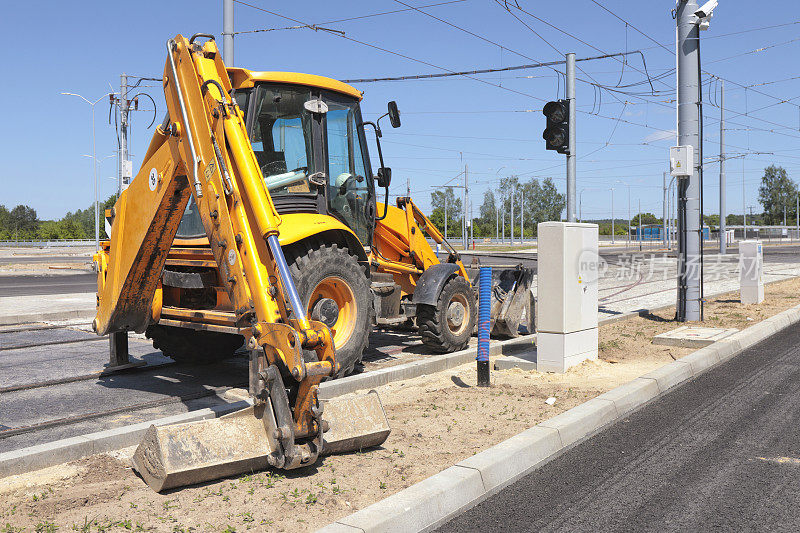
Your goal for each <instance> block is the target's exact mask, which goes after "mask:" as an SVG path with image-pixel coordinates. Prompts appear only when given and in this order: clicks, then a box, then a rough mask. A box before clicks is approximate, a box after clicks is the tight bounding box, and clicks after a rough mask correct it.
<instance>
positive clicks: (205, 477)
mask: <svg viewBox="0 0 800 533" xmlns="http://www.w3.org/2000/svg"><path fill="white" fill-rule="evenodd" d="M264 414H267V415H268V416H269V417H270V418H272V417H271V412H270V410H269V409H265V408H264V405H261V406H259V407H247V408H245V409H242V410H241V411H236V412H235V413H231V414H228V415H225V416H222V417H220V418H212V419H209V420H198V421H196V422H187V423H185V424H175V425H172V426H160V427H157V426H150V429H148V430H147V433H146V434H145V436H144V439H142V442H141V443H139V447H138V448H136V452H135V453H134V455H133V459H132V463H133V468H134V470H136V471H137V472H139V474H140V475H141V476H142V479H144V480H145V482H146V483H147V484H148V485H150V488H152V489H153V490H155V491H156V492H161V491H162V490H167V489H171V488H175V487H182V486H184V485H192V484H195V483H202V482H203V481H209V480H212V479H218V478H221V477H226V476H233V475H236V474H240V473H243V472H250V471H253V470H263V469H265V468H267V467H268V466H269V460H268V457H269V456H270V454H272V453H273V452H275V451H276V449H277V447H278V444H277V443H276V441H275V439H274V438H273V437H272V435H271V431H268V430H267V426H269V427H271V428H274V427H275V425H274V422H272V423H270V422H271V421H267V424H265V423H264V421H263V416H264Z"/></svg>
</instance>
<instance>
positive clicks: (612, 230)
mask: <svg viewBox="0 0 800 533" xmlns="http://www.w3.org/2000/svg"><path fill="white" fill-rule="evenodd" d="M611 244H614V187H611Z"/></svg>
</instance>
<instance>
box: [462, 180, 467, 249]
mask: <svg viewBox="0 0 800 533" xmlns="http://www.w3.org/2000/svg"><path fill="white" fill-rule="evenodd" d="M468 175H469V173H468V169H467V165H464V202H463V204H464V205H463V206H462V207H463V211H464V215H463V216H462V217H461V218H462V220H461V244H462V245H463V246H464V250H466V249H467V192H468V191H469V177H468Z"/></svg>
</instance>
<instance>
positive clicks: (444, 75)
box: [342, 50, 639, 83]
mask: <svg viewBox="0 0 800 533" xmlns="http://www.w3.org/2000/svg"><path fill="white" fill-rule="evenodd" d="M638 53H639V51H638V50H634V51H631V52H617V53H614V54H605V55H602V56H594V57H582V58H580V59H576V60H575V61H594V60H597V59H608V58H610V57H616V56H626V55H630V54H638ZM564 64H566V61H565V60H561V61H547V62H544V63H528V64H526V65H514V66H510V67H498V68H484V69H476V70H464V71H456V72H440V73H436V74H410V75H407V76H390V77H385V78H355V79H349V80H342V81H343V82H345V83H373V82H378V81H405V80H422V79H426V78H448V77H452V76H463V75H465V74H489V73H491V72H505V71H508V70H526V69H534V68H540V67H552V66H555V65H564Z"/></svg>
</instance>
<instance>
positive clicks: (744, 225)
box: [742, 157, 747, 241]
mask: <svg viewBox="0 0 800 533" xmlns="http://www.w3.org/2000/svg"><path fill="white" fill-rule="evenodd" d="M745 202H746V199H745V196H744V157H742V240H744V241H746V240H747V209H745V207H744V206H745Z"/></svg>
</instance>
